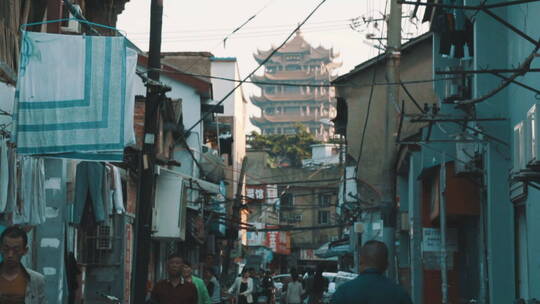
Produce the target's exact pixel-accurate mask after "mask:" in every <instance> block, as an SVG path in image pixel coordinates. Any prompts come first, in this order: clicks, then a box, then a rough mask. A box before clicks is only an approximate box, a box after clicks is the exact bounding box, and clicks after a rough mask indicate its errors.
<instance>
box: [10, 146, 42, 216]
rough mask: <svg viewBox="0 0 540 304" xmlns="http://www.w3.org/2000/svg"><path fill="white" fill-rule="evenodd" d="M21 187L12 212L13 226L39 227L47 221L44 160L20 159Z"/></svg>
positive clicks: (34, 158) (27, 157)
mask: <svg viewBox="0 0 540 304" xmlns="http://www.w3.org/2000/svg"><path fill="white" fill-rule="evenodd" d="M19 172H20V181H21V182H20V185H19V189H18V192H19V193H18V195H17V198H18V199H17V204H16V206H15V209H14V210H13V211H12V213H13V217H12V223H13V224H19V225H22V224H27V225H32V226H35V225H39V224H43V223H44V222H45V220H46V217H45V209H46V207H47V203H46V199H45V164H44V161H43V159H42V158H37V157H29V156H24V157H21V159H20V166H19Z"/></svg>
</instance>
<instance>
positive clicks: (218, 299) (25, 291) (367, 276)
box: [0, 226, 412, 304]
mask: <svg viewBox="0 0 540 304" xmlns="http://www.w3.org/2000/svg"><path fill="white" fill-rule="evenodd" d="M27 252H28V236H27V232H26V231H25V230H24V229H22V228H20V227H17V226H13V227H9V228H7V229H6V230H4V231H3V232H2V234H1V235H0V253H1V254H2V259H3V260H2V262H1V263H0V303H9V304H22V303H26V304H45V303H46V298H45V290H44V289H45V279H44V276H43V275H42V274H39V273H37V272H35V271H33V270H30V269H27V268H26V267H24V266H23V264H22V263H21V261H22V258H23V257H24V256H25V255H26V254H27ZM360 260H361V263H360V274H359V275H358V277H356V279H354V280H351V281H349V282H347V283H344V284H343V285H341V286H339V287H338V288H337V290H336V292H335V293H334V294H333V296H332V299H331V303H333V304H352V303H359V304H363V303H380V304H412V301H411V299H410V297H409V295H408V294H407V292H406V291H405V290H404V289H403V288H402V287H401V286H399V285H397V284H396V283H394V282H393V281H392V280H390V279H388V278H387V277H385V276H384V272H385V271H386V268H387V265H388V263H387V261H388V249H387V247H386V245H385V244H384V243H382V242H379V241H368V242H366V244H364V246H362V248H361V250H360ZM166 266H167V267H166V268H167V274H168V276H167V279H164V280H161V281H159V282H157V283H156V284H155V286H154V287H153V289H152V292H151V295H150V299H149V301H148V302H149V303H150V304H178V303H182V304H221V303H223V304H225V303H231V304H255V303H256V304H262V303H265V304H301V303H305V302H307V304H321V303H322V301H323V295H324V292H325V291H327V290H328V285H329V282H328V280H327V279H326V278H324V277H323V270H322V268H319V269H317V271H316V273H315V274H313V272H312V271H308V273H307V274H306V275H305V276H304V277H301V276H300V275H299V274H298V272H297V271H296V270H295V269H293V270H292V271H291V274H290V280H288V281H286V282H284V284H283V286H282V287H281V290H280V293H279V295H277V293H276V285H275V284H274V280H273V278H272V273H271V272H270V271H264V272H257V271H255V269H253V268H244V269H243V270H242V274H241V275H240V276H239V277H237V278H236V279H235V280H234V283H233V284H232V285H231V286H230V288H228V289H224V288H222V287H221V285H220V282H219V280H218V278H217V277H216V271H215V268H214V267H211V266H208V267H205V268H204V271H203V275H202V278H199V277H197V276H195V275H194V274H193V269H192V267H191V265H190V264H189V263H188V262H186V261H185V260H184V259H183V257H182V256H180V255H178V254H172V255H170V256H169V257H168V259H167V265H166Z"/></svg>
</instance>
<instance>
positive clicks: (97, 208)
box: [73, 162, 106, 224]
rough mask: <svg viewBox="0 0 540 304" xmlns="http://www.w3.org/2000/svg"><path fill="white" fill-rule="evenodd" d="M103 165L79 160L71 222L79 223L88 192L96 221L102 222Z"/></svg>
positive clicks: (103, 210) (103, 217)
mask: <svg viewBox="0 0 540 304" xmlns="http://www.w3.org/2000/svg"><path fill="white" fill-rule="evenodd" d="M104 175H105V166H104V165H103V164H102V163H98V162H81V163H79V164H78V165H77V173H76V174H75V201H74V202H73V203H74V215H73V223H74V224H80V223H81V220H82V217H83V214H84V209H85V206H86V202H87V198H88V194H90V199H91V202H92V208H91V209H92V211H93V213H94V219H95V222H96V223H103V222H104V221H105V219H106V217H105V206H104V201H103V177H104Z"/></svg>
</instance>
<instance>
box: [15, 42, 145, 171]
mask: <svg viewBox="0 0 540 304" xmlns="http://www.w3.org/2000/svg"><path fill="white" fill-rule="evenodd" d="M136 64H137V53H136V51H134V50H133V49H130V48H128V47H127V43H126V39H125V38H124V37H101V36H99V37H98V36H76V35H58V34H47V33H38V32H23V34H22V48H21V64H20V68H19V69H20V70H19V74H18V81H17V90H16V93H15V96H16V113H15V117H16V124H15V125H14V132H13V134H14V135H15V136H14V139H13V140H14V142H16V144H17V152H18V153H19V154H62V155H65V156H66V157H72V158H78V159H88V160H95V159H100V160H103V159H110V160H113V161H118V160H121V159H122V155H123V149H124V147H125V146H127V145H129V144H132V143H134V142H135V137H134V131H133V109H134V95H133V81H134V77H135V68H136Z"/></svg>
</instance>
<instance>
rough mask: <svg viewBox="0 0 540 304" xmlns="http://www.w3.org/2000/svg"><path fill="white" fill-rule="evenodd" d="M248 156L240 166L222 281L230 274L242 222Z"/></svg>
mask: <svg viewBox="0 0 540 304" xmlns="http://www.w3.org/2000/svg"><path fill="white" fill-rule="evenodd" d="M247 159H248V158H247V156H244V159H243V160H242V167H241V168H240V176H239V177H238V184H237V188H236V197H235V198H234V203H233V208H232V221H233V224H231V229H232V233H231V235H229V240H227V248H226V250H225V257H224V262H223V273H222V274H221V279H222V281H226V279H227V276H228V275H229V266H230V264H231V252H232V249H233V244H234V242H236V240H237V239H238V230H239V226H240V225H239V223H240V222H241V218H240V210H241V207H242V205H241V201H242V188H243V185H244V176H245V174H246V166H247Z"/></svg>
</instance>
